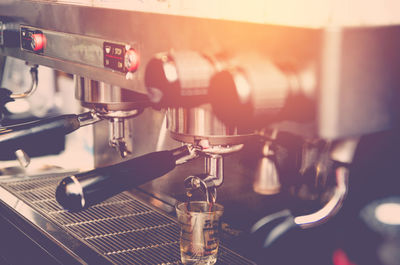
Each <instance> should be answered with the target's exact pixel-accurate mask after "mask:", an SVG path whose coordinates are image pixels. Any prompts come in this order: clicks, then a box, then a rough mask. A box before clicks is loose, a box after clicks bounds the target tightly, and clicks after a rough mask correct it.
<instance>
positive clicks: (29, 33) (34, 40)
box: [21, 27, 46, 53]
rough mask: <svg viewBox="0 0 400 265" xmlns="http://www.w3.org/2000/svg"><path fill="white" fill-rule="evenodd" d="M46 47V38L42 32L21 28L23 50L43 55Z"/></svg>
mask: <svg viewBox="0 0 400 265" xmlns="http://www.w3.org/2000/svg"><path fill="white" fill-rule="evenodd" d="M45 47H46V36H45V35H44V34H43V32H42V31H41V30H34V29H29V28H25V27H21V49H22V50H25V51H30V52H35V53H43V50H44V48H45Z"/></svg>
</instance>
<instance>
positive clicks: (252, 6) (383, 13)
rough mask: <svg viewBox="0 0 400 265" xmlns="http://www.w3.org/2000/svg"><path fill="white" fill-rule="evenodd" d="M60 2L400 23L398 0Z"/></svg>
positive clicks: (238, 16) (284, 20)
mask: <svg viewBox="0 0 400 265" xmlns="http://www.w3.org/2000/svg"><path fill="white" fill-rule="evenodd" d="M55 2H59V3H68V4H75V5H86V6H94V7H104V8H112V9H122V10H135V11H143V12H151V13H162V14H171V15H180V16H195V17H206V18H215V19H225V20H237V21H248V22H255V23H267V24H280V25H290V26H300V27H314V28H320V27H326V26H360V25H390V24H396V23H400V16H398V14H397V13H398V10H400V1H397V0H371V1H361V0H353V1H346V0H279V1H277V0H249V1H243V0H202V1H198V0H146V1H142V0H135V1H134V0H58V1H57V0H56V1H55Z"/></svg>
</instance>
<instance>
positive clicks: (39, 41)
mask: <svg viewBox="0 0 400 265" xmlns="http://www.w3.org/2000/svg"><path fill="white" fill-rule="evenodd" d="M31 47H32V49H33V50H34V51H35V52H36V51H40V50H42V49H44V48H45V47H46V37H45V36H44V35H43V34H41V33H36V34H32V42H31Z"/></svg>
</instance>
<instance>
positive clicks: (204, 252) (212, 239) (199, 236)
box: [176, 201, 224, 265]
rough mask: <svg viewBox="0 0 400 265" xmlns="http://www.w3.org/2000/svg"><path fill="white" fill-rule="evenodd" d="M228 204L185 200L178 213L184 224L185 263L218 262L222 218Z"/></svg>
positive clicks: (178, 206) (181, 247)
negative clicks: (188, 201) (224, 205)
mask: <svg viewBox="0 0 400 265" xmlns="http://www.w3.org/2000/svg"><path fill="white" fill-rule="evenodd" d="M223 212H224V207H223V206H222V205H220V204H216V203H208V202H206V201H192V202H190V203H187V202H181V203H178V204H177V205H176V214H177V216H178V222H179V224H180V226H181V233H180V249H181V261H182V263H183V264H185V265H191V264H196V265H212V264H215V263H216V262H217V255H218V246H219V231H218V230H219V227H220V218H221V216H222V214H223Z"/></svg>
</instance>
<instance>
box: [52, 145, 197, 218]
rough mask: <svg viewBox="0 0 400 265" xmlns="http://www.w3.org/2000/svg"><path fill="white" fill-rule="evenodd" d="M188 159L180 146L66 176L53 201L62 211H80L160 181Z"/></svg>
mask: <svg viewBox="0 0 400 265" xmlns="http://www.w3.org/2000/svg"><path fill="white" fill-rule="evenodd" d="M188 155H190V151H189V148H188V147H187V146H182V147H180V148H177V149H173V150H169V151H160V152H154V153H150V154H146V155H143V156H140V157H137V158H133V159H131V160H128V161H125V162H121V163H118V164H115V165H111V166H107V167H102V168H97V169H94V170H91V171H88V172H83V173H79V174H76V175H74V176H69V177H66V178H64V179H63V180H62V181H61V182H60V184H59V185H58V187H57V190H56V199H57V201H58V203H59V204H60V205H61V206H63V207H64V208H65V209H68V210H71V211H79V210H82V209H84V208H87V207H89V206H91V205H94V204H96V203H99V202H101V201H103V200H105V199H107V198H109V197H111V196H113V195H115V194H118V193H120V192H122V191H124V190H127V189H129V188H133V187H136V186H139V185H141V184H143V183H145V182H148V181H150V180H153V179H155V178H158V177H161V176H162V175H164V174H166V173H168V172H169V171H171V170H172V169H174V168H175V165H176V162H177V161H178V160H179V159H180V158H182V157H185V156H188Z"/></svg>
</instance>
